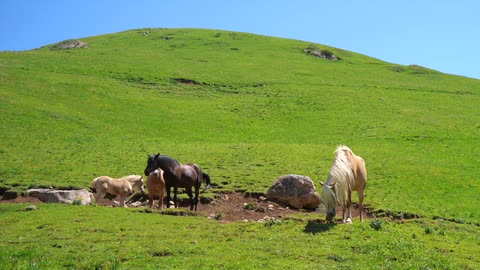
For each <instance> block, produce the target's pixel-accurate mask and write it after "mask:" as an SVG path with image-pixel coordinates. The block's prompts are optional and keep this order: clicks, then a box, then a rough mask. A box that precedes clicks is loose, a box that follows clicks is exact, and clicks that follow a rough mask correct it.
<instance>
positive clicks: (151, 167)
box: [144, 153, 160, 176]
mask: <svg viewBox="0 0 480 270" xmlns="http://www.w3.org/2000/svg"><path fill="white" fill-rule="evenodd" d="M159 156H160V153H158V154H156V155H148V159H147V167H146V168H145V171H144V173H145V175H146V176H149V175H150V174H151V173H152V172H153V171H155V170H156V169H157V168H158V165H157V158H158V157H159Z"/></svg>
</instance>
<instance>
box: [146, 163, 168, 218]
mask: <svg viewBox="0 0 480 270" xmlns="http://www.w3.org/2000/svg"><path fill="white" fill-rule="evenodd" d="M147 189H148V206H149V207H150V208H152V206H153V198H154V195H158V209H159V210H163V197H165V179H164V178H163V170H162V169H156V170H155V171H153V172H151V173H150V175H148V178H147Z"/></svg>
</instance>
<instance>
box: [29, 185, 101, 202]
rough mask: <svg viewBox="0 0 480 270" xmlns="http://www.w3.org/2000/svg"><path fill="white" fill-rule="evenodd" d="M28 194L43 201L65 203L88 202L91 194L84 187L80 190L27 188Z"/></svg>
mask: <svg viewBox="0 0 480 270" xmlns="http://www.w3.org/2000/svg"><path fill="white" fill-rule="evenodd" d="M26 192H27V194H28V195H29V196H32V197H35V198H37V199H39V200H40V201H42V202H44V203H66V204H82V205H85V204H90V203H91V200H92V199H91V196H92V194H91V193H90V192H89V191H88V190H86V189H80V190H52V189H44V188H38V189H29V190H27V191H26Z"/></svg>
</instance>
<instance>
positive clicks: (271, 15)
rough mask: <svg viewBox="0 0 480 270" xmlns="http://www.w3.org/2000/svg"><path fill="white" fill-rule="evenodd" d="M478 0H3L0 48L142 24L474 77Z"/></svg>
mask: <svg viewBox="0 0 480 270" xmlns="http://www.w3.org/2000/svg"><path fill="white" fill-rule="evenodd" d="M479 11H480V1H477V0H468V1H467V0H457V1H441V0H435V1H433V0H403V1H388V0H378V1H369V0H364V1H357V0H350V1H341V0H337V1H331V0H330V1H323V0H317V1H314V0H310V1H307V0H296V1H283V0H277V1H273V0H271V1H270V0H267V1H261V0H242V1H234V0H232V1H227V0H221V1H217V0H211V1H209V0H204V1H193V0H184V1H182V0H178V1H174V0H168V1H167V0H164V1H162V0H158V1H146V0H135V1H124V0H115V1H112V0H82V1H65V0H61V1H59V0H43V1H39V0H30V1H26V0H1V2H0V51H5V50H30V49H34V48H38V47H41V46H44V45H47V44H52V43H56V42H59V41H62V40H65V39H71V38H82V37H88V36H96V35H102V34H109V33H114V32H120V31H124V30H130V29H135V28H143V27H167V28H184V27H185V28H208V29H221V30H232V31H241V32H249V33H254V34H262V35H268V36H276V37H284V38H292V39H299V40H304V41H310V42H315V43H320V44H325V45H329V46H334V47H337V48H341V49H345V50H349V51H354V52H357V53H361V54H365V55H368V56H371V57H375V58H379V59H382V60H384V61H388V62H392V63H396V64H403V65H410V64H416V65H421V66H424V67H428V68H432V69H435V70H439V71H441V72H445V73H449V74H455V75H461V76H467V77H472V78H479V79H480V34H479V30H478V29H480V16H479V15H478V12H479Z"/></svg>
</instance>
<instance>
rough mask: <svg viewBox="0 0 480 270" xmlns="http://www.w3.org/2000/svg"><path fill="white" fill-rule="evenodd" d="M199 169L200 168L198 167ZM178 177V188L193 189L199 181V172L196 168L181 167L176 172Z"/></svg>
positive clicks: (189, 166)
mask: <svg viewBox="0 0 480 270" xmlns="http://www.w3.org/2000/svg"><path fill="white" fill-rule="evenodd" d="M197 167H198V166H197ZM175 174H176V176H177V183H178V187H181V188H186V187H191V186H193V185H194V183H195V182H196V181H197V179H198V172H197V170H196V169H195V167H194V166H191V165H180V166H178V167H177V169H176V170H175Z"/></svg>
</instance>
